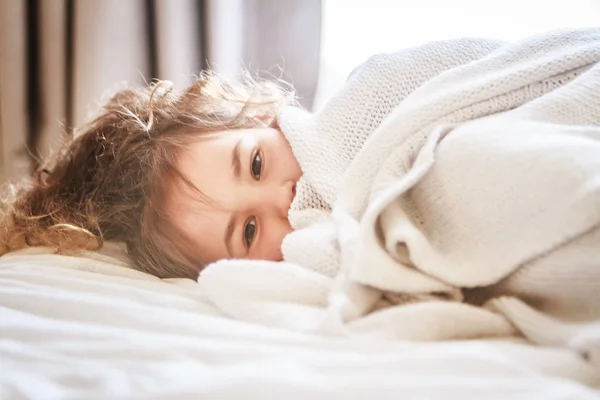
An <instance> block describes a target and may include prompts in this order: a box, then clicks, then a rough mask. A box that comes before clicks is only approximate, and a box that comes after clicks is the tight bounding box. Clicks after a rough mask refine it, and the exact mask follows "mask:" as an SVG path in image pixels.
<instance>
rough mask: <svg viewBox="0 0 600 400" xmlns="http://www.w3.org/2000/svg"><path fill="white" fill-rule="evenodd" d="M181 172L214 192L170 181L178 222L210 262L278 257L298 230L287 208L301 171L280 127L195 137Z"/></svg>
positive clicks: (182, 160)
mask: <svg viewBox="0 0 600 400" xmlns="http://www.w3.org/2000/svg"><path fill="white" fill-rule="evenodd" d="M177 161H178V162H177V166H178V167H179V170H180V172H181V173H182V174H183V175H184V176H185V177H186V178H188V179H189V181H190V182H191V183H192V184H194V186H195V187H196V188H198V189H199V190H200V191H201V192H202V194H203V195H204V196H205V197H206V198H208V199H209V200H208V201H206V200H205V199H203V198H202V195H200V194H199V193H197V192H195V191H193V190H192V189H190V188H188V187H186V186H185V185H184V184H182V183H179V184H172V183H171V185H170V187H169V188H168V191H167V193H168V196H167V204H166V206H167V208H168V209H169V211H171V214H172V215H174V219H173V221H172V222H173V223H174V225H175V226H176V227H177V228H178V229H179V230H180V231H181V232H182V233H183V234H184V235H186V236H187V237H188V238H189V239H190V240H191V242H192V243H193V244H195V245H196V248H197V256H198V257H199V258H200V259H202V260H204V261H205V262H207V263H210V262H214V261H217V260H220V259H225V258H252V259H263V260H273V261H279V260H281V259H282V254H281V243H282V241H283V238H284V237H285V235H287V234H288V233H290V232H291V231H292V228H291V226H290V224H289V222H288V211H289V208H290V204H291V203H292V200H293V198H294V193H295V185H296V182H297V181H298V179H300V176H301V175H302V173H301V171H300V167H299V165H298V163H297V161H296V159H295V158H294V156H293V154H292V150H291V148H290V145H289V143H288V142H287V140H286V139H285V138H284V136H283V135H282V134H281V132H279V131H278V130H277V129H273V128H260V129H241V130H235V131H231V132H227V133H223V134H219V135H216V136H215V137H214V138H211V139H207V140H203V141H199V142H197V143H194V144H192V145H191V146H190V147H189V148H188V149H187V150H186V151H185V152H184V153H183V154H182V155H181V157H180V158H179V160H177Z"/></svg>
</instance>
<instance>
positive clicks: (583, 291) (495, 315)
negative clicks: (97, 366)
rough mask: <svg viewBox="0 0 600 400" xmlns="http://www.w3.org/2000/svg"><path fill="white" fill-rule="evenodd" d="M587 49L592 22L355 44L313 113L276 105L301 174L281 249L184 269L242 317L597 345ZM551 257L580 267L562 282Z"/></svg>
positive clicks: (598, 173)
mask: <svg viewBox="0 0 600 400" xmlns="http://www.w3.org/2000/svg"><path fill="white" fill-rule="evenodd" d="M599 60H600V30H597V29H591V30H582V31H576V32H559V33H551V34H548V35H543V36H538V37H533V38H530V39H527V40H524V41H522V42H519V43H515V44H509V45H500V44H499V43H495V42H487V41H483V40H475V39H465V40H457V41H449V42H441V43H433V44H430V45H426V46H422V47H418V48H415V49H409V50H405V51H402V52H399V53H397V54H391V55H381V56H376V57H373V58H372V59H371V60H369V61H368V62H367V63H366V64H365V65H364V66H363V67H362V68H360V70H359V71H358V72H357V73H356V74H355V75H354V76H353V77H352V78H351V79H350V81H349V82H348V85H347V87H346V89H344V90H343V91H342V92H341V93H340V94H339V95H338V96H336V97H335V98H334V99H333V100H332V101H331V102H330V103H329V104H328V105H327V106H326V107H325V108H324V109H323V110H322V111H321V112H319V113H317V114H311V113H308V112H306V111H304V110H300V109H297V108H286V109H284V110H282V112H281V113H280V115H279V123H280V126H281V129H282V131H283V133H284V134H285V135H286V137H287V138H288V140H289V142H290V144H291V146H292V150H293V152H294V155H295V157H296V158H297V159H298V162H299V163H300V166H301V168H302V171H303V173H304V175H303V178H302V180H301V182H300V183H299V184H298V186H297V198H296V199H295V201H294V204H293V206H292V209H291V210H290V220H291V222H292V224H293V226H294V228H296V231H295V232H293V233H292V234H290V235H289V236H288V237H287V238H286V239H285V241H284V244H283V251H284V257H285V260H286V263H283V264H274V263H268V262H260V261H223V262H219V263H217V264H215V265H212V266H210V267H209V268H207V269H206V270H205V271H206V272H204V273H203V274H202V275H201V276H200V279H199V282H200V283H201V284H203V285H204V286H205V288H206V290H207V293H208V295H209V297H210V298H211V299H212V300H213V301H214V302H215V304H217V305H218V306H219V307H220V308H221V309H222V310H223V311H224V312H225V313H227V314H229V315H230V316H232V317H234V318H239V319H244V320H251V321H253V322H260V323H265V324H268V325H274V326H281V327H285V328H288V329H299V330H310V331H318V332H322V333H327V334H336V335H367V336H377V337H385V338H394V339H410V340H444V339H464V338H473V337H509V336H514V335H524V336H525V337H527V338H528V339H529V340H531V341H533V342H535V343H540V344H544V345H554V346H556V345H558V346H565V347H569V348H572V349H573V350H575V351H577V352H579V353H580V354H582V355H583V356H586V357H587V358H588V359H590V360H592V361H593V362H597V359H598V357H597V354H598V346H599V343H600V330H599V329H598V328H597V325H596V321H598V320H599V319H600V306H599V305H600V291H598V290H597V288H598V287H600V242H599V240H600V237H599V235H598V233H597V229H598V227H599V226H600V76H599V73H600V66H599V65H598V64H597V63H598V61H599ZM274 265H278V266H279V268H280V269H281V270H282V271H283V270H286V273H282V272H280V273H279V274H270V273H269V272H268V271H272V270H273V268H274V267H273V266H274ZM299 267H302V268H300V269H303V272H302V276H300V274H299V273H298V274H297V273H296V272H298V271H299V270H297V269H296V268H299ZM250 268H251V269H252V271H253V274H252V278H250V277H249V276H248V275H247V274H246V275H244V279H238V278H237V277H236V276H237V273H238V272H239V271H242V270H245V269H250ZM565 270H570V271H571V272H572V273H573V274H575V276H578V277H585V279H582V278H580V279H575V280H574V281H573V285H571V284H570V280H565V279H564V277H565V272H564V271H565ZM294 271H295V272H294ZM272 275H279V277H282V276H283V275H285V278H282V279H280V278H278V277H277V276H272ZM294 277H298V280H299V279H302V280H303V282H302V284H301V285H302V288H303V290H301V291H298V290H293V289H292V288H293V287H295V286H298V285H299V283H298V282H297V280H295V278H294ZM329 277H333V278H329ZM225 282H227V283H225ZM259 282H261V283H260V285H259ZM311 282H312V283H311ZM267 285H268V286H269V287H270V289H269V290H265V292H264V293H262V292H259V291H254V292H252V295H249V296H244V293H249V292H250V290H248V289H246V290H245V291H244V290H242V289H241V288H243V287H245V288H248V287H253V286H254V287H259V286H267ZM312 286H314V287H315V288H318V289H315V290H309V288H310V287H312ZM273 288H277V289H273ZM558 288H560V289H558ZM221 289H223V290H221ZM557 291H560V292H561V294H560V295H556V292H557ZM292 292H293V293H294V296H293V299H290V297H289V296H288V295H287V294H286V293H292ZM394 304H400V305H397V306H392V305H394ZM390 306H392V307H390ZM375 309H377V310H378V311H377V312H373V311H374V310H375ZM250 310H251V311H250ZM580 311H581V312H580ZM567 315H568V316H569V318H570V320H567V319H566V317H565V316H567ZM554 328H556V329H554ZM553 329H554V330H553Z"/></svg>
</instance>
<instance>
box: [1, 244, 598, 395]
mask: <svg viewBox="0 0 600 400" xmlns="http://www.w3.org/2000/svg"><path fill="white" fill-rule="evenodd" d="M547 356H551V357H552V359H556V357H564V359H565V363H566V364H571V365H573V358H575V356H574V355H573V354H571V353H570V352H567V351H565V350H555V349H542V348H535V347H533V346H529V345H526V344H522V343H517V342H507V341H471V342H447V343H406V342H383V341H366V340H361V341H350V340H336V339H333V338H324V337H316V336H311V335H303V334H298V333H292V332H288V331H282V330H277V329H271V328H266V327H262V326H258V325H250V324H247V323H242V322H238V321H233V320H230V319H227V318H224V317H222V316H221V315H220V314H219V312H218V311H217V310H216V309H215V308H214V307H212V306H211V305H210V304H209V303H208V302H207V301H206V299H205V297H204V296H203V294H202V293H201V291H200V289H199V286H198V285H197V283H196V282H193V281H191V280H169V281H161V280H159V279H157V278H154V277H152V276H149V275H146V274H143V273H140V272H138V271H134V270H132V269H129V268H127V267H125V266H124V265H123V264H120V263H119V262H118V261H117V260H116V259H112V258H109V257H104V256H94V257H93V258H91V257H90V256H89V255H87V256H86V257H69V256H59V255H52V254H47V252H46V251H44V250H36V249H30V250H27V251H24V252H19V253H13V254H9V255H6V256H4V257H2V258H0V371H1V373H0V399H25V398H26V399H44V400H50V399H200V398H201V399H213V398H214V399H241V398H244V399H259V398H277V399H308V398H310V399H374V398H377V399H399V398H406V399H408V398H410V399H422V398H423V399H438V398H443V399H454V398H456V399H458V398H460V399H468V398H478V399H479V398H486V399H492V398H497V399H506V398H509V397H510V398H513V399H536V398H539V399H565V398H576V399H588V398H600V395H599V393H598V391H597V390H596V389H593V388H592V387H597V386H595V385H598V379H599V376H598V371H597V370H596V369H594V368H592V367H591V366H589V365H588V364H587V363H585V362H583V361H582V362H579V361H577V362H576V363H575V365H579V366H580V367H579V369H575V370H573V371H572V372H568V373H567V374H566V375H567V376H566V375H565V372H564V371H560V372H559V371H556V370H555V367H554V366H552V365H548V366H547V368H541V369H540V368H539V367H532V366H531V365H529V364H528V363H525V362H523V360H524V359H527V360H532V359H537V360H538V361H540V362H539V363H538V364H541V365H543V364H544V362H543V360H544V359H545V357H547ZM567 361H568V362H567ZM571 373H572V376H573V377H577V379H578V380H579V382H576V381H575V380H574V379H569V376H568V375H569V374H571Z"/></svg>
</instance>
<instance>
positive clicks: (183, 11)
mask: <svg viewBox="0 0 600 400" xmlns="http://www.w3.org/2000/svg"><path fill="white" fill-rule="evenodd" d="M0 14H1V15H0V156H1V160H0V174H1V176H0V182H5V181H7V180H13V181H14V180H16V179H18V178H20V177H22V176H24V175H28V174H30V173H31V171H32V170H33V169H35V167H36V163H37V160H38V159H39V157H45V156H47V155H48V154H49V153H51V152H52V151H54V150H56V149H57V148H58V147H59V145H60V143H61V141H62V140H64V138H65V134H68V133H69V132H71V129H72V128H73V127H75V126H78V125H79V124H81V123H82V122H84V121H86V120H87V119H88V118H89V115H90V113H91V112H93V111H95V110H96V109H97V107H98V105H99V104H101V103H102V102H103V101H105V100H106V99H107V97H108V96H110V95H111V94H112V93H113V92H114V91H116V90H118V89H119V88H122V87H125V86H126V85H127V86H129V87H136V86H141V85H145V84H146V83H147V82H149V81H151V80H152V79H167V80H171V81H173V83H174V85H175V88H176V89H181V88H184V87H185V86H186V85H187V84H189V83H190V82H191V81H192V80H193V79H194V75H197V73H198V72H199V71H200V70H202V69H203V68H206V67H207V66H209V65H210V66H214V67H215V69H216V70H217V71H219V72H223V73H226V74H231V75H235V74H237V73H239V72H240V70H241V69H242V68H244V67H246V68H248V69H249V70H250V71H251V72H257V71H259V70H260V71H261V72H262V75H263V76H264V77H266V78H273V77H276V78H277V77H281V78H283V79H286V80H288V81H291V82H292V83H294V85H295V87H296V89H297V90H298V91H299V94H300V97H301V102H302V104H303V105H305V106H306V107H308V108H310V105H311V103H312V100H313V97H314V92H315V90H316V85H317V73H318V72H317V71H318V67H319V65H318V64H319V50H320V25H321V1H320V0H288V1H284V2H281V1H278V0H248V1H244V0H127V1H122V0H23V1H21V0H0ZM279 67H283V68H285V70H286V73H285V74H281V73H280V72H279V69H278V68H279ZM265 71H266V73H265Z"/></svg>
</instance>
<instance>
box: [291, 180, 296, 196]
mask: <svg viewBox="0 0 600 400" xmlns="http://www.w3.org/2000/svg"><path fill="white" fill-rule="evenodd" d="M292 196H293V197H292V198H294V197H296V184H295V183H294V184H293V185H292Z"/></svg>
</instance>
